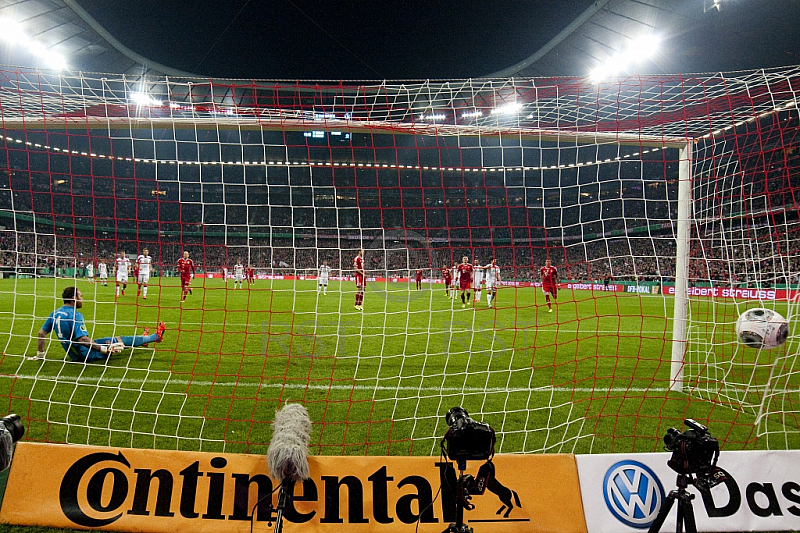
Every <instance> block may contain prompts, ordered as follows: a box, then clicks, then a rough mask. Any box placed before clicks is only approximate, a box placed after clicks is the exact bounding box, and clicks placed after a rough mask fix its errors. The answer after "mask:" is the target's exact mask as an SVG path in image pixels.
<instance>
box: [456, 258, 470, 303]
mask: <svg viewBox="0 0 800 533" xmlns="http://www.w3.org/2000/svg"><path fill="white" fill-rule="evenodd" d="M472 270H473V269H472V265H471V264H469V258H468V257H467V256H466V255H465V256H464V257H462V258H461V264H460V265H458V288H459V289H461V307H466V306H467V304H468V303H469V297H470V295H471V294H472ZM464 295H466V299H465V296H464Z"/></svg>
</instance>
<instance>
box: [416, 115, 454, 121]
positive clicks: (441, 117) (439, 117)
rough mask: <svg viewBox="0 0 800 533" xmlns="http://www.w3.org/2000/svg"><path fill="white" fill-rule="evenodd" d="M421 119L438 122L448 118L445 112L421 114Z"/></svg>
mask: <svg viewBox="0 0 800 533" xmlns="http://www.w3.org/2000/svg"><path fill="white" fill-rule="evenodd" d="M419 119H420V120H422V121H430V122H437V121H442V120H447V115H445V114H444V113H431V114H430V115H420V117H419Z"/></svg>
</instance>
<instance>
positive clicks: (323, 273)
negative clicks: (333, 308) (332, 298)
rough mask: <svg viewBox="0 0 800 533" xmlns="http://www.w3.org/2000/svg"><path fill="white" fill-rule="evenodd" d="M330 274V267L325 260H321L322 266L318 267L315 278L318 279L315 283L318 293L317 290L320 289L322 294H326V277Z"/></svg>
mask: <svg viewBox="0 0 800 533" xmlns="http://www.w3.org/2000/svg"><path fill="white" fill-rule="evenodd" d="M330 275H331V267H329V266H328V262H327V261H323V262H322V266H321V267H319V276H317V279H318V280H319V283H318V285H317V294H319V291H322V295H323V296H325V295H326V294H328V278H329V277H330Z"/></svg>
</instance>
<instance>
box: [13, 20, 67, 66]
mask: <svg viewBox="0 0 800 533" xmlns="http://www.w3.org/2000/svg"><path fill="white" fill-rule="evenodd" d="M0 39H3V40H4V41H6V42H8V43H10V44H11V45H19V46H22V47H23V48H25V49H27V51H28V52H30V53H31V54H32V55H34V56H36V57H38V58H40V59H41V60H42V61H43V62H44V64H45V65H47V66H48V67H49V68H52V69H54V70H64V69H66V68H67V61H66V59H65V58H64V56H62V55H61V54H59V53H57V52H54V51H52V50H50V49H49V48H48V47H47V46H45V45H44V44H42V43H41V42H39V41H37V40H35V39H33V38H32V37H30V36H28V35H27V34H26V33H25V30H24V29H23V27H22V25H21V24H20V23H18V22H16V21H14V20H11V19H9V18H0Z"/></svg>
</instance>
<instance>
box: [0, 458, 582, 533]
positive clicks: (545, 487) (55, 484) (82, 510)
mask: <svg viewBox="0 0 800 533" xmlns="http://www.w3.org/2000/svg"><path fill="white" fill-rule="evenodd" d="M493 462H494V465H495V468H496V475H495V477H493V478H489V482H488V483H487V484H486V490H485V492H484V493H483V494H482V495H475V496H473V497H472V499H471V501H470V503H471V504H473V505H474V506H475V508H474V509H472V510H468V511H465V512H464V520H463V522H464V523H465V524H467V525H469V526H470V527H472V528H474V529H475V531H476V533H480V532H481V531H486V532H488V531H491V532H509V533H511V532H526V533H529V532H539V531H542V532H544V531H553V532H556V531H557V532H586V523H585V520H584V514H583V507H582V502H581V495H580V488H579V483H578V471H577V466H576V463H575V457H574V456H572V455H553V454H547V455H498V456H496V457H495V458H494V461H493ZM309 463H310V466H311V479H309V480H308V481H306V482H305V483H303V484H298V485H297V486H296V487H295V492H294V494H295V498H294V501H293V502H292V503H291V504H290V505H289V506H288V507H287V509H286V510H285V512H284V531H286V532H287V533H291V532H292V531H303V532H329V531H330V532H334V531H335V532H342V531H347V532H353V533H357V532H364V533H366V532H374V531H382V530H383V531H393V532H394V531H409V532H413V531H417V530H416V529H415V528H416V527H417V525H418V526H419V529H418V531H420V532H427V533H433V532H436V533H439V532H441V531H443V530H446V529H447V528H448V525H449V524H450V523H453V522H456V511H457V506H456V498H457V496H458V495H457V491H456V480H457V478H458V472H456V470H455V469H454V465H453V463H452V462H448V461H441V460H440V458H437V457H318V456H315V457H310V458H309ZM481 464H482V462H478V461H471V462H469V463H468V464H467V470H466V473H468V474H472V475H475V474H476V473H477V471H478V468H479V467H480V466H481ZM274 488H276V483H275V482H273V481H272V480H271V479H270V478H269V476H268V472H267V461H266V458H265V457H264V456H258V455H239V454H224V453H204V452H185V451H166V450H139V449H127V448H101V447H91V446H68V445H55V444H37V443H27V442H22V443H19V444H18V446H17V449H16V453H15V456H14V461H13V463H12V466H11V470H10V473H9V478H8V486H7V489H6V494H5V498H4V500H3V505H2V509H0V520H2V521H4V522H8V523H13V524H27V525H41V526H51V527H67V528H85V529H101V530H114V531H135V532H165V533H167V532H169V533H173V532H175V531H193V532H204V531H208V532H213V533H218V532H220V531H225V532H243V533H245V532H248V531H250V526H251V524H250V522H251V515H254V516H253V517H252V519H254V522H255V526H254V529H253V530H254V531H272V527H274V526H270V525H269V524H270V520H271V519H272V518H273V517H274V511H273V510H272V509H271V506H270V500H271V503H272V505H273V506H274V505H277V498H278V496H277V494H278V492H277V491H275V493H274V494H272V495H271V496H270V493H272V491H273V489H274Z"/></svg>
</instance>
